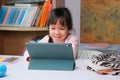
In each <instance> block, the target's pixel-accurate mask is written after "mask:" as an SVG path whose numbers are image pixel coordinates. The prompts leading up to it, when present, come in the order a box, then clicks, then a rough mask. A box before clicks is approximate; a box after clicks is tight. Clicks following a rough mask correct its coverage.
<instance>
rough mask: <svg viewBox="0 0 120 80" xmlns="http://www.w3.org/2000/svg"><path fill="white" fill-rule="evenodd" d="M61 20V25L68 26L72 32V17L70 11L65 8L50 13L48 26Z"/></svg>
mask: <svg viewBox="0 0 120 80" xmlns="http://www.w3.org/2000/svg"><path fill="white" fill-rule="evenodd" d="M58 19H59V21H60V24H61V25H63V26H64V25H67V27H68V29H69V30H71V29H72V26H73V22H72V17H71V13H70V11H69V10H68V9H67V8H65V7H59V8H55V9H53V10H51V11H50V14H49V15H48V19H47V22H46V25H47V26H49V25H50V24H56V22H57V20H58Z"/></svg>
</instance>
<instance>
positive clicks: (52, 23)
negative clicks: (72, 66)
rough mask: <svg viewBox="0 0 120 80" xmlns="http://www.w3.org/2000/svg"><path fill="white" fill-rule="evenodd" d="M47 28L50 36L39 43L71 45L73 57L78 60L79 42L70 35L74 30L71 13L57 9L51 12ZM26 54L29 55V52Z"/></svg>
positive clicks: (64, 9)
mask: <svg viewBox="0 0 120 80" xmlns="http://www.w3.org/2000/svg"><path fill="white" fill-rule="evenodd" d="M46 26H47V27H48V30H49V35H46V36H45V37H43V38H42V39H41V40H40V41H38V43H41V42H45V43H51V42H52V43H71V44H72V48H73V55H74V58H75V59H76V58H77V55H78V44H79V41H78V39H77V38H76V36H75V35H72V34H71V33H70V31H72V29H73V22H72V18H71V14H70V11H69V10H68V9H67V8H55V9H53V10H51V12H50V14H49V15H48V19H47V22H46ZM25 53H27V54H28V52H27V51H26V52H25Z"/></svg>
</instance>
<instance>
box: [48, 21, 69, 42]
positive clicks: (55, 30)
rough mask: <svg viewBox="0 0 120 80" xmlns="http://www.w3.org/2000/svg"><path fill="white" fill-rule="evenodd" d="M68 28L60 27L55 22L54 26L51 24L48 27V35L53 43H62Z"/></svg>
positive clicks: (58, 23)
mask: <svg viewBox="0 0 120 80" xmlns="http://www.w3.org/2000/svg"><path fill="white" fill-rule="evenodd" d="M68 32H69V30H68V27H67V26H66V25H65V26H62V25H61V24H60V22H59V20H57V22H56V24H55V25H54V24H51V25H50V26H49V35H50V37H51V38H52V39H53V42H60V43H61V42H64V41H65V39H66V37H67V36H68Z"/></svg>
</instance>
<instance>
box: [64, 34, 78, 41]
mask: <svg viewBox="0 0 120 80" xmlns="http://www.w3.org/2000/svg"><path fill="white" fill-rule="evenodd" d="M71 41H78V38H77V36H76V35H72V34H70V35H68V37H67V38H66V41H65V42H71Z"/></svg>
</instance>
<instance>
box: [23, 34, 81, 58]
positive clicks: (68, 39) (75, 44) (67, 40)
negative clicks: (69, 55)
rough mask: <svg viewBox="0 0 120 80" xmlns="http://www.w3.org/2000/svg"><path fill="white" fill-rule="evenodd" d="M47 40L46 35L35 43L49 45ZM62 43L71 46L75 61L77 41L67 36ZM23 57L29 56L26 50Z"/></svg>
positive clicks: (73, 37) (72, 36)
mask: <svg viewBox="0 0 120 80" xmlns="http://www.w3.org/2000/svg"><path fill="white" fill-rule="evenodd" d="M49 38H50V37H49V36H48V35H46V36H45V37H43V38H42V39H41V40H39V41H37V43H49ZM64 43H71V44H72V48H73V55H74V59H77V56H78V45H79V40H78V39H77V37H76V36H75V35H68V37H67V38H66V40H65V42H64ZM24 57H25V59H27V58H29V54H28V51H27V50H25V52H24Z"/></svg>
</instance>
